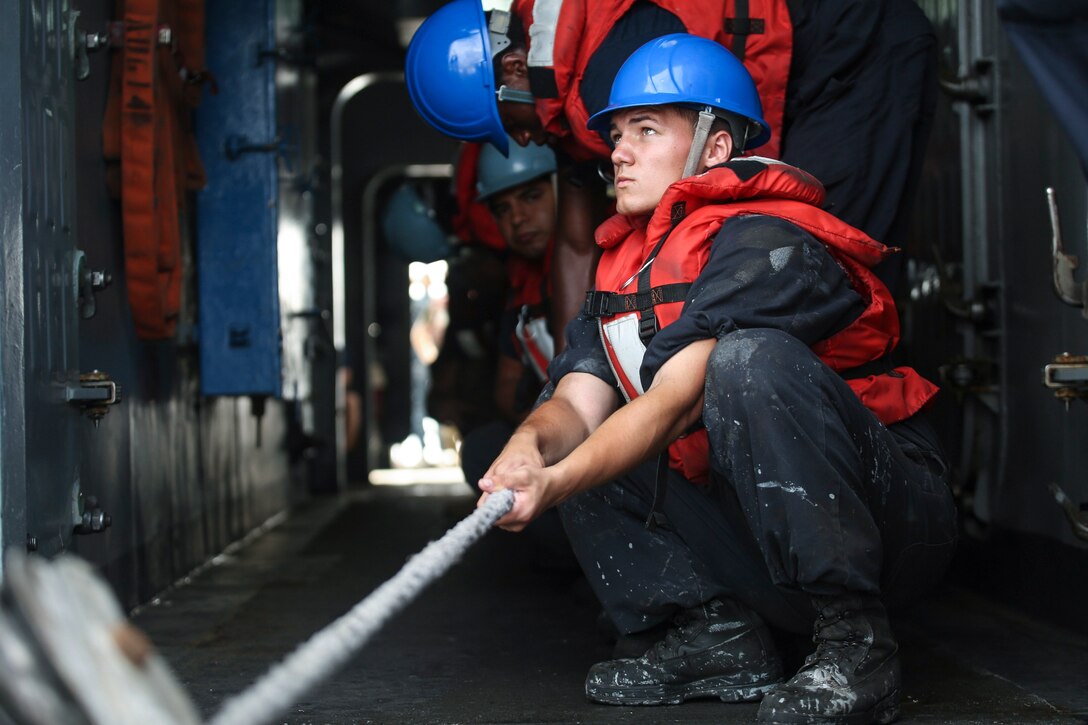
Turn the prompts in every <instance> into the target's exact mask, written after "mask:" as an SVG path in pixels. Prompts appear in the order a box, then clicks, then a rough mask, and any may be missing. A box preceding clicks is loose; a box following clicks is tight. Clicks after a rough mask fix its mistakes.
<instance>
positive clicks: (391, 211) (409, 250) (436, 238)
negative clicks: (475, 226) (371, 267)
mask: <svg viewBox="0 0 1088 725" xmlns="http://www.w3.org/2000/svg"><path fill="white" fill-rule="evenodd" d="M382 231H383V232H384V233H385V240H386V242H387V243H388V244H389V246H390V247H391V248H392V249H393V251H395V252H396V253H397V255H399V256H400V257H401V258H402V259H404V261H406V262H436V261H438V260H439V259H445V258H446V257H448V256H450V255H451V254H452V253H453V246H452V245H451V244H450V242H449V238H448V237H447V236H446V233H445V232H444V231H442V227H440V226H439V224H438V222H437V221H436V220H435V216H434V211H433V210H432V209H431V208H430V207H428V206H427V205H426V204H425V203H424V202H423V200H422V199H421V198H420V197H419V194H418V193H417V192H416V190H415V189H414V188H412V185H411V184H403V185H402V186H400V187H399V188H398V189H397V190H396V191H395V192H393V195H392V196H391V197H390V198H389V203H388V204H387V205H386V207H385V213H384V214H383V216H382Z"/></svg>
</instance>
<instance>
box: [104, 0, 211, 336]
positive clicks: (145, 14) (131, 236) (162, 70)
mask: <svg viewBox="0 0 1088 725" xmlns="http://www.w3.org/2000/svg"><path fill="white" fill-rule="evenodd" d="M117 14H118V16H119V17H121V18H122V19H123V20H122V22H121V23H120V25H119V26H115V27H118V28H119V29H118V30H116V31H114V32H113V33H111V36H112V37H111V42H112V43H113V44H114V45H115V46H117V47H118V50H119V55H118V56H116V57H115V59H114V60H115V62H114V63H113V68H112V70H111V76H110V95H109V100H108V102H107V106H106V115H105V119H104V121H103V131H102V151H103V155H104V156H105V157H106V161H107V163H112V164H114V165H116V164H118V163H119V164H120V174H119V175H118V174H117V173H116V166H115V167H114V169H111V173H110V178H109V181H110V185H111V189H112V191H113V193H114V195H115V196H119V197H120V199H121V215H122V227H123V228H122V233H123V236H124V248H125V277H126V281H127V284H128V298H129V305H130V307H131V308H132V316H133V320H134V322H135V325H136V334H137V335H138V336H139V337H140V338H142V339H145V340H156V339H163V338H169V337H172V336H173V335H174V331H175V329H176V327H177V319H178V313H179V312H180V309H181V291H182V285H183V281H184V264H183V261H182V254H181V250H182V230H183V229H184V228H185V219H186V216H187V209H186V192H187V191H189V190H195V189H200V188H202V187H203V186H204V183H205V176H204V169H203V166H202V164H201V163H200V156H199V153H198V151H197V146H196V139H195V137H194V136H193V133H192V127H191V123H190V113H191V111H192V108H193V107H194V106H195V105H196V104H197V103H198V102H199V100H200V86H199V83H198V82H199V81H200V80H201V79H202V78H203V76H204V73H203V70H202V69H203V67H204V0H119V3H118V13H117ZM167 36H169V37H167ZM193 68H197V69H201V71H200V72H198V73H194V72H193V71H192V70H191V69H193Z"/></svg>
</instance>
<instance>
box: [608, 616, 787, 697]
mask: <svg viewBox="0 0 1088 725" xmlns="http://www.w3.org/2000/svg"><path fill="white" fill-rule="evenodd" d="M781 680H782V662H781V660H780V659H779V657H778V652H777V651H776V650H775V647H774V642H773V640H772V639H771V634H770V632H769V631H768V630H767V626H766V625H765V624H763V620H761V619H760V618H759V615H757V614H756V613H755V612H753V611H751V610H749V609H748V608H746V607H744V606H742V605H740V604H737V603H735V602H730V601H719V600H717V599H712V600H711V601H709V602H707V603H705V604H703V605H702V606H701V607H696V608H694V609H689V610H686V611H684V612H683V613H682V614H680V615H679V616H677V617H676V619H675V620H674V622H673V626H672V627H671V628H670V629H669V630H668V631H667V632H666V633H665V638H664V639H663V640H661V641H660V642H658V643H657V644H655V645H654V646H653V647H651V648H650V649H649V650H648V651H647V652H646V654H644V655H642V656H641V657H639V658H637V659H620V660H609V661H608V662H598V663H597V664H595V665H593V667H591V668H590V670H589V675H588V676H587V677H586V697H588V698H589V699H590V700H593V701H594V702H604V703H608V704H610V705H666V704H667V705H677V704H679V703H681V702H683V701H684V700H690V699H693V698H697V697H717V698H719V699H721V700H723V701H725V702H743V701H747V700H758V699H759V698H760V697H761V696H762V695H763V693H765V692H766V691H767V690H769V689H770V688H771V687H773V686H774V685H775V684H777V683H779V682H781Z"/></svg>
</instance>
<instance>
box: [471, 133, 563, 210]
mask: <svg viewBox="0 0 1088 725" xmlns="http://www.w3.org/2000/svg"><path fill="white" fill-rule="evenodd" d="M554 173H555V154H554V153H552V150H551V149H550V148H548V147H547V146H538V145H536V144H533V143H531V144H529V145H528V146H519V145H518V144H517V143H511V144H510V156H509V157H506V156H503V155H502V152H501V151H499V150H498V149H497V148H495V147H494V146H493V145H491V144H484V147H483V150H482V151H480V158H479V159H478V160H477V162H476V194H477V200H478V201H484V200H486V199H488V198H490V197H492V196H494V195H495V194H498V193H499V192H502V191H506V190H507V189H511V188H513V187H515V186H518V185H520V184H524V183H525V182H527V181H532V180H533V179H538V178H540V177H541V176H544V175H546V174H554Z"/></svg>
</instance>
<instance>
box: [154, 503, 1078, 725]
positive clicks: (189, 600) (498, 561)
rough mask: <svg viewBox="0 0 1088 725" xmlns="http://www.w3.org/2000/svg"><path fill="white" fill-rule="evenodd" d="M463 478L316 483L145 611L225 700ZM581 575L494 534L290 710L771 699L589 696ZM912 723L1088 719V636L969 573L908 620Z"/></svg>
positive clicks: (187, 666) (457, 514)
mask: <svg viewBox="0 0 1088 725" xmlns="http://www.w3.org/2000/svg"><path fill="white" fill-rule="evenodd" d="M464 491H467V489H464V486H463V484H461V485H460V487H448V486H440V485H433V486H410V487H403V488H388V487H375V488H368V489H364V490H359V491H353V492H349V493H345V494H342V495H340V496H338V497H335V498H326V499H317V500H315V501H313V502H311V503H308V504H306V505H305V506H303V507H301V508H300V509H298V510H297V511H295V512H293V513H292V514H291V515H290V516H287V517H286V518H285V519H284V520H282V521H281V522H279V523H277V524H276V525H275V526H270V527H268V530H267V531H266V532H265V533H263V534H262V535H260V536H256V537H253V540H252V541H250V542H249V543H247V544H246V545H245V546H243V547H238V548H237V550H236V551H234V552H233V553H230V554H224V555H222V556H220V557H218V558H217V560H216V561H215V562H214V563H213V564H211V565H209V566H207V567H205V568H203V569H202V570H201V571H199V572H198V573H196V574H194V576H192V577H190V578H188V579H187V580H186V581H185V582H181V583H179V584H178V585H177V586H176V587H173V588H171V589H170V590H169V591H167V592H164V593H163V595H162V596H161V597H159V598H158V599H157V600H156V601H155V602H154V603H152V604H150V605H148V606H146V607H143V608H141V610H139V611H138V612H136V613H134V616H133V619H134V621H135V623H136V624H137V625H138V626H139V627H141V628H142V629H143V630H144V631H145V632H147V634H148V635H149V636H150V638H151V640H152V641H153V642H154V643H155V645H156V647H157V648H158V649H159V651H160V652H161V653H162V654H163V655H164V657H165V658H166V659H167V661H168V662H169V663H170V664H171V665H172V667H173V668H174V670H175V672H176V674H177V676H178V678H179V680H180V681H181V682H182V683H183V685H184V686H185V687H186V689H187V690H188V691H189V693H190V695H191V696H192V698H193V699H194V701H195V702H196V704H197V706H198V707H199V708H200V709H201V711H202V712H203V713H204V714H205V715H206V716H210V715H211V714H212V713H214V712H215V711H216V710H217V709H218V706H219V704H220V703H221V702H222V701H223V699H224V698H225V697H227V696H229V695H231V694H233V693H236V692H239V691H241V690H243V689H245V687H246V686H248V685H249V684H250V683H252V682H253V681H254V680H255V679H256V678H258V677H259V676H260V675H261V674H262V673H263V672H264V671H265V670H266V669H267V668H268V667H269V666H270V665H272V664H273V663H274V662H276V661H278V660H279V659H280V658H282V657H283V656H285V655H286V654H287V653H289V652H290V651H292V650H293V649H294V648H295V647H296V646H297V645H298V644H299V643H301V642H302V641H304V640H306V639H307V638H308V637H309V636H310V635H311V634H313V633H314V632H316V631H318V630H320V629H321V628H322V627H324V626H325V625H327V624H328V623H330V622H331V621H333V620H334V619H335V618H337V617H338V616H340V615H341V614H343V613H345V612H347V611H348V610H349V609H350V608H351V607H352V606H353V605H354V604H355V603H356V602H357V601H358V600H360V599H362V598H363V597H365V596H366V595H367V594H368V593H369V592H370V591H372V590H373V589H374V588H375V587H376V586H378V585H379V584H381V583H382V582H383V581H385V580H386V579H388V578H389V577H390V576H392V575H393V574H395V573H396V571H397V570H398V569H399V567H400V566H401V565H402V564H403V562H404V561H405V560H406V559H407V558H408V557H409V556H411V555H412V554H414V553H415V552H416V551H418V550H419V549H421V548H422V547H423V546H424V545H426V543H427V542H429V541H432V540H434V539H436V538H438V537H439V536H441V535H442V533H444V532H445V530H446V529H448V528H449V527H450V526H452V525H453V524H454V523H456V522H457V521H458V520H460V519H461V518H462V517H463V516H465V515H467V514H468V513H469V512H470V511H471V510H472V505H473V499H472V498H471V497H470V496H468V495H466V494H465V493H464ZM597 612H598V608H597V606H596V604H595V602H594V601H593V599H592V596H591V595H589V594H588V589H587V588H586V586H585V583H584V581H582V580H581V577H580V576H578V575H576V574H574V573H572V572H564V571H561V570H550V569H544V568H541V567H539V566H537V565H536V564H535V563H534V554H533V551H532V547H531V546H530V545H529V542H528V541H527V540H526V538H525V537H523V536H518V535H513V534H507V533H505V532H502V531H492V532H490V533H488V534H487V535H486V536H485V537H484V539H483V540H482V541H480V542H479V543H478V544H477V545H476V546H474V547H473V548H472V549H471V550H470V551H469V552H468V554H467V555H466V556H465V558H464V560H463V561H462V562H460V563H459V564H457V565H456V566H455V567H454V568H453V569H452V570H451V571H450V572H449V573H447V574H446V576H444V577H443V578H442V579H441V580H439V581H437V582H435V583H434V584H432V585H431V586H430V587H429V588H428V589H426V590H425V591H424V592H423V594H422V595H421V597H420V598H419V599H418V600H417V601H415V602H414V603H412V604H411V605H410V606H409V607H408V608H407V609H406V610H405V611H403V612H401V613H399V614H397V615H396V616H395V617H394V618H393V619H392V620H391V621H390V622H389V623H388V624H387V625H386V626H385V627H384V628H383V629H382V630H381V631H380V632H378V633H377V635H375V637H374V639H373V640H372V641H371V642H370V643H369V644H368V645H367V646H366V647H365V648H364V649H363V650H362V651H361V652H360V653H359V654H358V655H357V656H356V657H355V658H354V659H353V660H352V661H351V663H350V664H349V665H348V666H347V667H345V668H344V669H343V670H342V671H341V672H339V673H338V674H337V675H336V676H335V677H333V678H332V679H331V680H329V681H327V682H325V683H324V684H322V685H320V686H318V687H317V688H316V689H315V690H313V691H312V692H310V693H309V694H307V695H306V696H305V697H304V699H303V701H302V702H299V703H297V704H296V706H295V707H294V708H293V709H292V710H291V711H290V712H288V713H285V714H284V716H283V718H282V719H281V720H280V721H281V722H289V723H389V724H394V723H405V724H408V723H411V724H415V723H421V724H422V723H587V724H589V723H593V724H598V723H599V724H601V725H606V724H612V723H655V724H656V723H662V724H664V723H710V722H714V723H741V722H752V721H754V718H755V712H756V706H755V705H726V704H723V703H719V702H716V701H714V702H707V701H704V702H689V703H686V704H684V705H680V706H670V707H654V708H620V707H609V706H604V705H595V704H592V703H589V702H587V701H586V700H585V698H584V695H583V692H582V687H583V680H584V677H585V673H586V671H587V669H588V668H589V666H590V665H591V664H592V663H594V662H596V661H598V660H601V659H607V658H608V656H609V654H610V646H609V645H608V644H607V643H606V642H605V641H604V639H603V638H602V636H601V635H600V634H599V633H598V632H597V630H596V625H595V619H596V615H597ZM895 624H896V628H897V631H898V633H899V636H900V641H901V645H902V656H903V672H904V684H905V696H904V703H903V705H904V707H903V719H902V722H914V723H1076V722H1088V718H1086V717H1085V714H1088V688H1086V687H1085V685H1086V684H1088V644H1086V640H1085V638H1084V637H1081V636H1079V635H1075V634H1072V633H1068V632H1063V631H1059V630H1056V629H1054V628H1051V627H1047V626H1043V625H1040V624H1038V623H1036V622H1032V621H1030V620H1028V619H1026V618H1023V617H1021V616H1019V615H1017V614H1015V613H1013V612H1011V611H1008V610H1004V609H1002V608H1000V607H997V606H995V605H993V604H992V603H989V602H987V601H985V600H982V599H980V598H977V597H975V596H973V595H970V594H967V593H965V592H962V591H958V590H956V589H952V588H949V589H945V590H942V591H939V592H936V593H935V594H934V596H933V597H932V599H931V600H930V601H929V602H928V603H927V604H926V605H925V606H924V607H921V608H920V609H919V610H918V611H917V612H914V613H912V614H911V615H910V616H909V617H908V618H906V619H905V620H903V621H897V622H896V623H895Z"/></svg>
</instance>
